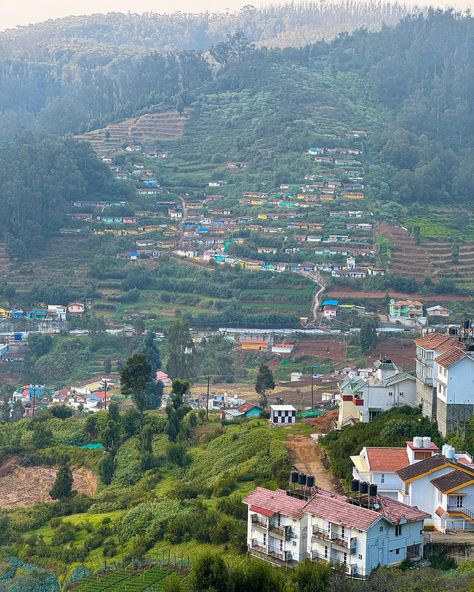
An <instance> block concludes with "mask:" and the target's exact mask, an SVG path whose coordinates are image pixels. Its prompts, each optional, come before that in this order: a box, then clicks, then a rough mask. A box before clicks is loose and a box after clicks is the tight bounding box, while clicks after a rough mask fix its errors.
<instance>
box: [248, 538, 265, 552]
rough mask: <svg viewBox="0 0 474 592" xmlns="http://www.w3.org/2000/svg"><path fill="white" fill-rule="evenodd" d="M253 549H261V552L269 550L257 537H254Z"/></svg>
mask: <svg viewBox="0 0 474 592" xmlns="http://www.w3.org/2000/svg"><path fill="white" fill-rule="evenodd" d="M252 549H255V551H260V553H266V552H267V548H266V547H265V545H264V544H263V543H261V542H260V541H257V540H256V539H252Z"/></svg>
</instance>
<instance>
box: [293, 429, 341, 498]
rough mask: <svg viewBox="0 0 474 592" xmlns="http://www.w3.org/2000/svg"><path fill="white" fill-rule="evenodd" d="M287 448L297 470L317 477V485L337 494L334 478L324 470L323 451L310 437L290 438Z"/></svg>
mask: <svg viewBox="0 0 474 592" xmlns="http://www.w3.org/2000/svg"><path fill="white" fill-rule="evenodd" d="M286 446H287V448H288V452H289V453H290V458H291V460H292V462H293V464H294V466H295V467H296V469H297V470H298V471H300V472H302V473H306V474H307V475H314V476H315V477H316V485H318V486H319V487H322V488H323V489H327V490H328V491H334V492H335V493H337V488H336V484H335V483H334V480H333V478H332V477H331V475H330V474H329V473H328V471H327V470H326V469H325V468H324V465H323V463H322V460H321V449H320V448H319V446H318V445H317V444H315V442H314V441H313V440H312V439H311V438H310V437H309V436H290V437H289V438H288V440H287V443H286Z"/></svg>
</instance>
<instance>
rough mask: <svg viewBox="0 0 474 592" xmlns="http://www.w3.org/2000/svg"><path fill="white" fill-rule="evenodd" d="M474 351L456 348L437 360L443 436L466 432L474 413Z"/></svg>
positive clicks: (435, 381)
mask: <svg viewBox="0 0 474 592" xmlns="http://www.w3.org/2000/svg"><path fill="white" fill-rule="evenodd" d="M473 356H474V352H472V351H465V350H464V349H463V348H461V347H454V348H452V349H450V350H448V351H446V352H444V353H442V354H441V355H439V356H438V357H437V358H435V360H434V372H433V375H434V376H433V387H434V388H435V390H436V399H437V401H436V419H437V421H438V428H439V431H440V432H441V434H442V435H443V436H446V434H448V433H450V432H452V433H461V434H463V433H464V429H465V426H466V422H467V421H468V420H469V418H470V417H471V415H472V414H473V413H474V357H473Z"/></svg>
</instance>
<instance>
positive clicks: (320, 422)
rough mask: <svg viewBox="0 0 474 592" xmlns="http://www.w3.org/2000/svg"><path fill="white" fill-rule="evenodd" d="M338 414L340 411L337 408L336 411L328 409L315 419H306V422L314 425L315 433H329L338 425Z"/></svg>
mask: <svg viewBox="0 0 474 592" xmlns="http://www.w3.org/2000/svg"><path fill="white" fill-rule="evenodd" d="M338 415H339V411H338V410H337V409H335V410H334V411H327V412H326V413H325V414H324V415H320V416H319V417H315V418H314V419H306V420H305V423H307V424H308V425H310V426H311V427H313V428H314V431H315V433H317V434H327V433H328V432H330V431H332V430H333V429H334V428H335V427H336V422H337V417H338Z"/></svg>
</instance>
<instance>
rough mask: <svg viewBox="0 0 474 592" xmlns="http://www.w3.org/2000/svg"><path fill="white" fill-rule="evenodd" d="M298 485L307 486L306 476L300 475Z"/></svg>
mask: <svg viewBox="0 0 474 592" xmlns="http://www.w3.org/2000/svg"><path fill="white" fill-rule="evenodd" d="M298 485H306V474H305V473H300V474H299V475H298Z"/></svg>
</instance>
